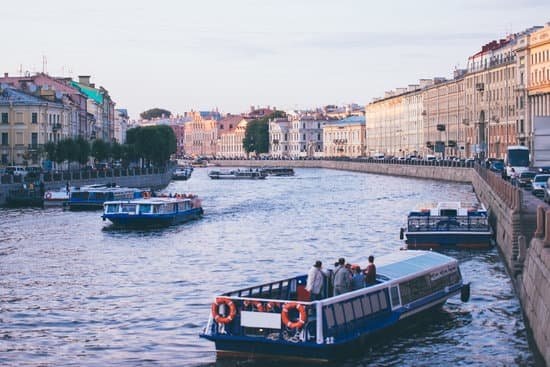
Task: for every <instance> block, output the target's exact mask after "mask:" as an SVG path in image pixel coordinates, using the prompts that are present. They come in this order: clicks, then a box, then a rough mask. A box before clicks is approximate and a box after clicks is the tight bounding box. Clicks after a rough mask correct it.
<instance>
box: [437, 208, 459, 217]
mask: <svg viewBox="0 0 550 367" xmlns="http://www.w3.org/2000/svg"><path fill="white" fill-rule="evenodd" d="M440 215H441V216H443V217H456V209H441V211H440Z"/></svg>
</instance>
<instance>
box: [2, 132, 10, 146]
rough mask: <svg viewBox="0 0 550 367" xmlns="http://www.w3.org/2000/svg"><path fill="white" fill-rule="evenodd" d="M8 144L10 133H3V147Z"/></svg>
mask: <svg viewBox="0 0 550 367" xmlns="http://www.w3.org/2000/svg"><path fill="white" fill-rule="evenodd" d="M8 144H9V140H8V133H2V145H8Z"/></svg>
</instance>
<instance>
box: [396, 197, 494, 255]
mask: <svg viewBox="0 0 550 367" xmlns="http://www.w3.org/2000/svg"><path fill="white" fill-rule="evenodd" d="M400 237H401V239H405V242H406V244H407V248H409V249H417V248H424V249H427V248H439V247H461V248H489V247H491V246H493V231H492V229H491V226H490V224H489V216H488V213H487V210H486V209H485V207H484V206H483V204H479V203H476V204H474V205H465V204H463V203H460V202H440V203H438V204H437V205H434V206H432V207H426V208H423V209H420V210H414V211H411V212H410V213H409V214H408V216H407V226H406V227H405V228H401V235H400Z"/></svg>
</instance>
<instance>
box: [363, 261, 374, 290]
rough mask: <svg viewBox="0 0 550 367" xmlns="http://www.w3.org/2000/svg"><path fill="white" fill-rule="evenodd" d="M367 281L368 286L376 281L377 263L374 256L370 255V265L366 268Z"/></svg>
mask: <svg viewBox="0 0 550 367" xmlns="http://www.w3.org/2000/svg"><path fill="white" fill-rule="evenodd" d="M365 283H366V284H367V286H369V285H373V284H375V283H376V265H374V256H372V255H370V256H369V265H367V268H366V269H365Z"/></svg>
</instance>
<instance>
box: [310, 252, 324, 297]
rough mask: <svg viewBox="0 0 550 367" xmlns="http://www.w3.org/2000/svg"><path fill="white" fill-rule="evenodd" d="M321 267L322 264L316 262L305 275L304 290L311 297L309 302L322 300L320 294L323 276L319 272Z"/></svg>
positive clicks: (321, 272)
mask: <svg viewBox="0 0 550 367" xmlns="http://www.w3.org/2000/svg"><path fill="white" fill-rule="evenodd" d="M322 267H323V263H322V262H321V261H319V260H317V261H316V262H315V264H314V265H313V266H312V267H311V269H309V272H308V273H307V282H306V290H307V291H308V292H309V294H310V295H311V301H317V300H320V299H322V294H321V292H322V290H323V283H324V280H325V275H324V274H323V271H322V270H321V268H322Z"/></svg>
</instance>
